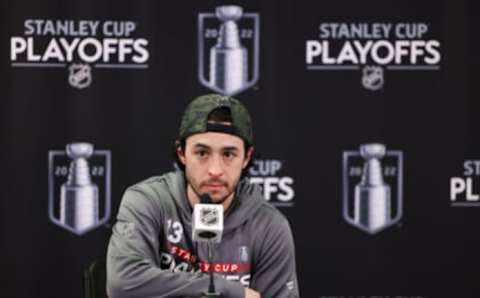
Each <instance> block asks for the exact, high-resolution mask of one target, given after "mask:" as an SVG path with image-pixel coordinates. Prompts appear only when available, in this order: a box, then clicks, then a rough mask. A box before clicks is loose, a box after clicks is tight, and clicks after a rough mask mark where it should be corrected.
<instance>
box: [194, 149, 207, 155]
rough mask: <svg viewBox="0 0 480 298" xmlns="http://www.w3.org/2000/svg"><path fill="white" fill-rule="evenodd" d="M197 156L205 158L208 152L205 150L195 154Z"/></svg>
mask: <svg viewBox="0 0 480 298" xmlns="http://www.w3.org/2000/svg"><path fill="white" fill-rule="evenodd" d="M195 154H196V155H198V156H200V157H205V156H207V154H208V152H207V151H205V150H199V151H197V152H195Z"/></svg>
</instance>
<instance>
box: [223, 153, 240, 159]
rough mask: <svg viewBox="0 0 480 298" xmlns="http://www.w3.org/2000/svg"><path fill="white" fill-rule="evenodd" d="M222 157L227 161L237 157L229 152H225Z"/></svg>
mask: <svg viewBox="0 0 480 298" xmlns="http://www.w3.org/2000/svg"><path fill="white" fill-rule="evenodd" d="M223 156H225V157H226V158H228V159H232V158H234V157H235V156H237V155H236V154H235V153H233V152H231V151H226V152H224V153H223Z"/></svg>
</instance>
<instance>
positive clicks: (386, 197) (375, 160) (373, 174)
mask: <svg viewBox="0 0 480 298" xmlns="http://www.w3.org/2000/svg"><path fill="white" fill-rule="evenodd" d="M360 155H361V156H362V157H363V158H364V159H365V164H364V166H363V175H362V181H361V182H360V183H359V184H357V185H356V186H355V203H354V214H355V215H354V219H355V222H356V223H357V224H359V225H361V226H364V227H367V229H369V230H371V231H374V230H377V229H379V228H381V227H383V226H385V225H386V224H387V223H388V222H389V221H390V220H391V200H390V186H388V185H387V184H385V183H384V181H383V175H382V165H381V164H380V159H382V158H383V157H384V156H385V146H384V145H382V144H367V145H362V146H360Z"/></svg>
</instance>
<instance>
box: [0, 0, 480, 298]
mask: <svg viewBox="0 0 480 298" xmlns="http://www.w3.org/2000/svg"><path fill="white" fill-rule="evenodd" d="M232 3H233V4H239V5H241V6H242V7H243V9H244V11H245V12H248V13H257V14H258V15H259V16H260V28H259V29H260V36H259V39H260V48H259V71H260V72H259V80H258V81H257V82H256V83H255V84H254V86H252V87H251V88H248V89H247V90H245V91H243V92H241V93H240V94H238V95H236V97H237V98H239V99H240V100H241V101H243V102H244V103H245V105H246V106H247V107H248V108H249V110H250V111H251V114H252V116H253V119H254V133H255V146H256V149H257V153H258V161H259V162H260V163H261V162H263V164H264V165H265V164H268V162H265V161H270V160H278V161H280V163H281V165H282V168H281V170H280V171H279V173H269V174H266V175H267V176H269V175H270V174H271V175H277V176H281V177H290V178H291V179H292V181H293V183H291V184H290V186H291V187H292V189H293V192H294V196H293V197H292V198H291V199H289V201H288V204H283V205H282V204H280V203H281V202H280V200H278V199H275V197H273V198H272V199H271V201H272V203H277V205H278V206H279V208H280V210H281V211H282V212H283V213H284V214H285V215H286V216H287V217H288V219H289V221H290V223H291V225H292V229H293V233H294V236H295V242H296V250H297V266H298V269H297V270H298V277H299V282H300V291H301V295H302V297H352V298H353V297H355V298H359V297H409V298H413V297H478V296H479V295H480V286H479V284H480V283H479V282H478V274H479V269H478V268H480V261H479V258H478V251H479V249H480V244H479V241H478V238H477V237H478V236H477V235H478V234H477V224H478V218H479V212H480V209H479V208H476V207H478V205H476V200H474V199H472V200H465V198H466V196H467V194H466V193H465V192H464V193H461V194H460V195H459V196H458V197H457V201H456V202H458V201H461V200H462V198H463V201H464V202H465V203H467V204H464V205H455V204H452V199H451V196H450V192H451V191H452V189H451V186H450V179H451V177H461V178H462V179H465V181H466V179H467V178H468V177H467V176H468V175H467V174H465V173H464V171H465V168H464V162H465V161H466V160H476V159H480V154H479V153H478V152H479V149H480V143H479V141H478V140H477V138H476V124H477V121H476V116H477V113H478V112H479V111H480V106H479V104H478V102H477V100H478V96H479V95H480V87H479V85H478V71H477V67H478V66H479V64H480V58H479V57H480V56H479V54H478V53H479V51H480V44H479V42H478V39H477V38H476V37H475V36H476V33H477V27H478V24H477V20H476V19H474V17H475V16H476V12H477V11H478V5H477V4H476V3H475V2H474V1H443V2H442V1H423V2H420V1H384V0H383V1H377V0H375V1H345V0H337V1H293V0H289V1H229V2H225V1H191V2H189V1H91V0H84V1H54V0H48V1H37V2H35V1H3V2H2V3H1V8H2V9H1V10H0V11H1V13H0V14H1V16H2V18H1V19H2V26H0V38H1V44H2V45H3V46H2V47H1V48H0V57H1V58H0V63H1V65H0V76H1V82H2V86H3V88H2V91H1V100H0V105H1V108H0V111H1V113H2V114H1V117H0V119H1V120H0V121H1V135H0V140H1V141H0V143H1V147H0V148H1V155H0V161H1V165H2V169H3V170H2V171H0V178H1V179H0V181H2V183H1V188H0V189H1V192H0V193H1V203H0V204H1V208H0V210H1V211H0V212H1V214H0V215H1V216H0V226H1V241H0V252H1V257H2V261H1V264H2V276H3V278H2V283H1V285H2V286H1V290H0V291H1V293H2V294H1V296H2V297H65V296H68V297H82V283H81V278H82V270H83V269H85V268H86V267H87V265H88V264H89V263H90V262H92V261H93V260H94V259H97V258H101V257H103V256H104V254H105V250H106V245H107V241H108V238H109V235H110V231H111V224H112V223H113V222H114V218H115V214H116V212H117V210H118V205H119V203H120V198H121V195H122V193H123V191H124V190H125V188H126V187H127V186H129V185H131V184H133V183H135V182H138V181H140V180H142V179H144V178H146V177H149V176H151V175H157V174H161V173H163V172H165V171H168V170H171V169H172V159H171V149H172V144H173V140H174V138H175V136H176V133H177V131H178V127H179V121H180V115H181V113H182V111H183V109H184V108H185V106H186V104H187V103H188V102H189V101H190V100H191V99H192V98H193V97H195V96H197V95H200V94H205V93H208V92H211V90H209V89H208V88H206V87H205V86H203V85H202V84H201V83H200V81H199V79H198V75H197V71H198V59H197V51H198V47H199V45H198V41H197V30H198V24H197V22H198V14H199V13H201V12H210V13H211V12H213V11H214V9H215V7H216V6H218V5H224V4H232ZM38 19H42V20H55V21H56V20H73V21H74V23H75V24H78V23H79V21H80V20H96V21H99V22H100V23H102V22H103V23H104V22H106V21H108V20H115V21H131V22H133V23H134V24H136V28H135V31H134V32H133V38H144V39H146V40H147V41H148V45H147V46H146V47H145V48H146V49H147V50H148V54H149V57H148V59H147V61H146V62H145V63H144V65H143V66H140V67H129V66H128V65H123V66H122V65H121V64H119V65H117V67H116V68H105V67H103V68H102V67H92V68H91V74H92V76H91V78H92V81H91V83H90V85H89V86H87V87H84V88H81V89H80V88H77V87H75V86H73V85H71V84H69V80H68V77H69V69H68V67H69V65H70V64H71V63H72V62H70V61H69V62H65V65H60V66H59V65H54V64H55V63H56V62H58V61H55V60H54V59H53V60H49V61H46V62H45V61H44V62H45V63H46V65H31V64H25V63H41V62H42V61H30V60H29V58H28V57H27V55H26V54H25V52H24V53H22V54H19V55H18V57H17V60H13V59H12V57H11V54H12V48H11V46H12V43H13V42H12V38H13V37H20V38H24V39H25V40H26V39H27V38H29V37H32V38H33V40H34V42H35V49H34V51H35V52H37V53H41V52H42V51H45V47H46V44H47V43H48V42H49V41H50V40H51V39H52V38H59V36H53V35H51V34H50V35H49V34H46V35H41V34H33V35H28V34H27V33H26V27H25V22H26V21H27V20H38ZM321 23H345V24H354V23H365V24H367V25H372V24H373V23H383V24H392V26H395V25H396V24H399V23H410V24H419V23H424V24H428V29H429V30H428V33H427V34H426V36H424V37H422V39H423V40H436V41H438V42H439V46H438V48H437V49H438V52H439V54H440V56H441V60H440V61H439V62H438V63H435V65H433V67H425V68H424V69H422V68H421V67H420V68H415V67H414V66H415V65H413V64H414V63H409V62H408V61H406V62H405V61H403V62H402V63H401V64H402V65H403V66H404V69H398V68H397V69H395V68H389V66H388V65H381V67H382V68H383V72H384V73H383V77H382V78H383V80H384V81H383V85H382V87H381V88H380V89H379V90H369V89H368V88H366V87H365V86H362V83H361V80H362V69H363V67H364V65H363V64H362V63H358V64H355V65H356V67H357V68H355V69H353V70H348V69H347V70H345V69H342V68H341V67H336V68H335V67H333V68H331V69H330V68H322V69H317V70H313V69H309V67H308V64H307V63H306V42H307V40H322V38H320V37H319V29H318V28H319V24H321ZM37 33H38V32H37ZM87 35H88V34H87ZM64 37H65V38H67V39H69V40H71V39H72V38H73V37H72V36H68V35H65V36H64ZM87 37H88V36H86V37H85V36H83V37H80V38H87ZM90 37H92V36H90ZM93 37H94V38H97V39H99V40H102V38H103V37H102V36H101V34H100V33H97V35H95V36H93ZM366 39H368V38H366V36H364V37H363V38H359V40H360V41H365V40H366ZM387 39H388V40H390V41H392V42H394V41H395V40H397V39H399V38H397V37H395V36H393V35H391V36H388V38H387ZM413 39H416V38H413ZM372 40H375V39H372ZM329 41H330V44H331V45H332V48H333V47H340V46H341V45H342V43H343V42H344V41H345V39H339V40H333V39H330V40H329ZM249 47H250V49H249V50H251V44H250V45H249ZM331 51H332V52H333V51H334V50H333V49H332V50H331ZM337 51H338V49H337ZM332 55H333V54H332ZM77 58H78V57H77ZM250 58H251V59H253V57H252V56H250ZM74 60H75V59H74ZM77 60H78V59H77ZM80 60H81V59H80ZM127 60H128V59H127ZM73 62H79V63H84V64H90V65H93V64H94V63H85V61H83V62H82V61H73ZM109 62H110V63H115V61H113V60H112V61H109ZM127 62H128V63H130V64H132V62H131V61H127ZM18 63H24V64H18ZM48 63H51V64H48ZM315 63H316V65H320V66H321V65H322V63H321V62H320V61H319V60H316V61H315ZM47 64H48V65H47ZM368 64H372V65H374V66H375V63H374V62H372V61H369V62H368ZM418 64H422V63H418ZM349 65H350V66H352V65H353V64H349ZM324 66H325V65H324ZM377 66H378V65H377ZM412 66H413V67H412ZM409 67H410V69H409ZM78 141H83V142H89V143H92V144H94V146H95V148H96V149H99V150H109V151H110V152H111V156H112V169H111V170H112V180H111V203H112V216H111V217H110V220H109V223H107V224H106V225H102V226H100V227H97V228H96V229H94V230H92V231H89V232H87V233H85V234H83V235H80V236H79V235H76V234H74V233H71V232H69V231H67V230H66V229H64V228H62V227H60V226H58V225H55V224H54V223H53V222H52V221H51V219H50V218H49V216H48V208H49V207H48V197H49V186H48V173H49V167H48V152H50V151H52V150H63V149H64V148H65V145H66V144H68V143H72V142H78ZM369 142H379V143H382V144H385V145H386V147H387V150H397V151H401V152H402V153H403V157H404V162H403V170H404V173H403V181H404V184H403V197H402V198H399V197H395V196H394V198H393V199H394V200H403V214H402V217H401V219H400V220H399V221H398V222H395V223H394V224H393V225H392V226H390V227H388V228H386V229H385V230H382V231H380V232H378V233H374V234H373V235H372V234H369V233H366V232H364V231H362V230H360V229H358V228H357V227H355V226H353V225H350V224H348V223H347V221H346V220H345V219H344V217H343V213H342V212H343V211H342V210H343V205H342V204H343V199H342V196H343V194H342V173H343V170H344V169H342V156H343V153H344V151H352V150H353V151H357V150H358V146H359V145H360V144H364V143H369ZM257 165H258V164H257ZM281 177H280V178H281ZM470 178H471V179H472V180H471V181H472V185H473V189H472V190H471V192H473V193H478V192H479V190H480V188H479V187H478V183H480V182H478V176H477V175H472V176H471V177H470ZM392 181H393V182H392V183H395V180H392ZM57 191H58V190H57ZM274 195H275V194H274ZM101 200H104V198H101ZM57 204H58V203H57ZM102 208H104V207H102ZM102 210H103V209H102Z"/></svg>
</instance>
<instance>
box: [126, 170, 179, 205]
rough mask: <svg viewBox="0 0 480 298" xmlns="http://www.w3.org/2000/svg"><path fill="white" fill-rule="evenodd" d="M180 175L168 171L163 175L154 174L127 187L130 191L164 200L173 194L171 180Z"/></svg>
mask: <svg viewBox="0 0 480 298" xmlns="http://www.w3.org/2000/svg"><path fill="white" fill-rule="evenodd" d="M176 175H178V174H177V173H175V172H168V173H165V174H163V175H158V176H152V177H149V178H147V179H145V180H142V181H140V182H138V183H135V184H133V185H131V186H130V187H128V188H127V190H126V191H125V193H126V194H128V193H135V194H137V195H139V196H143V197H145V198H149V199H154V200H163V199H166V198H167V197H170V195H171V190H170V188H171V182H169V181H172V179H175V176H176Z"/></svg>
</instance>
